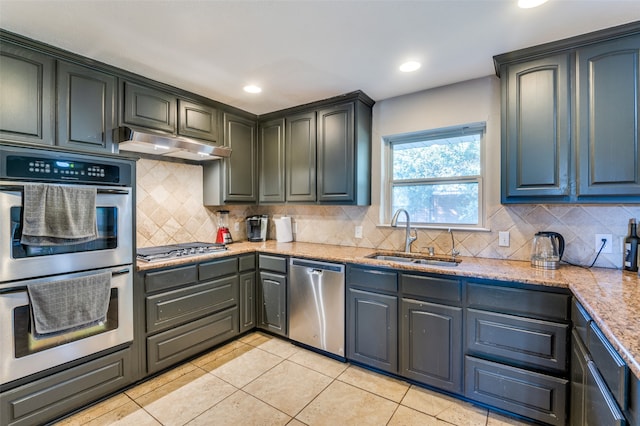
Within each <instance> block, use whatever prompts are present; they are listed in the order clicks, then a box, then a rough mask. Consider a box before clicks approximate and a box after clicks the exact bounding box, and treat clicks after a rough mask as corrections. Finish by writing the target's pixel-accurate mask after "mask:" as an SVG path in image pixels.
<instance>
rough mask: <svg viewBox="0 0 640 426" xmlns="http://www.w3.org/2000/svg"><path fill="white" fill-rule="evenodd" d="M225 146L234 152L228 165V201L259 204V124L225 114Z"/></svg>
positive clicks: (228, 159)
mask: <svg viewBox="0 0 640 426" xmlns="http://www.w3.org/2000/svg"><path fill="white" fill-rule="evenodd" d="M224 144H225V145H226V146H228V147H230V148H231V149H232V150H233V153H232V154H231V157H229V158H226V159H224V160H222V161H225V165H226V167H225V196H224V201H229V202H247V203H255V202H256V200H257V199H258V191H257V182H256V165H257V163H256V150H257V142H256V123H255V122H254V121H252V120H249V119H247V118H244V117H240V116H237V115H233V114H224Z"/></svg>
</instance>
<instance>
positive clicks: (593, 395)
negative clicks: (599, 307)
mask: <svg viewBox="0 0 640 426" xmlns="http://www.w3.org/2000/svg"><path fill="white" fill-rule="evenodd" d="M572 308H573V315H572V316H573V317H574V318H579V319H580V320H579V321H577V322H576V323H574V329H573V332H572V334H571V344H572V351H571V425H574V426H578V425H580V426H582V425H590V426H596V425H597V426H601V425H627V424H629V425H632V426H637V425H638V424H640V419H639V418H638V411H639V408H640V396H639V395H638V384H639V382H640V381H639V380H638V379H637V378H636V377H634V376H633V375H630V374H629V368H628V367H627V365H626V363H625V362H624V360H623V359H622V358H621V357H620V355H619V354H618V353H617V352H616V351H615V349H614V348H613V347H612V346H611V344H610V343H609V341H608V340H607V339H606V338H605V337H604V335H603V334H602V332H601V331H600V329H599V328H598V327H597V326H596V324H595V323H594V322H593V320H592V319H591V318H590V317H589V316H588V314H587V313H586V312H585V311H584V308H582V306H581V305H580V304H578V303H577V301H575V300H574V303H573V305H572ZM583 339H584V340H583Z"/></svg>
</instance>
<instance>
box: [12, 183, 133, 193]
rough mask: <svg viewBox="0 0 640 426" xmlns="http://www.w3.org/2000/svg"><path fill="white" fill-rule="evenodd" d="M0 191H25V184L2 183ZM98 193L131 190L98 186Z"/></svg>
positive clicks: (126, 191)
mask: <svg viewBox="0 0 640 426" xmlns="http://www.w3.org/2000/svg"><path fill="white" fill-rule="evenodd" d="M0 191H6V192H22V191H24V186H23V185H0ZM97 192H98V194H117V195H129V191H128V190H126V189H116V188H98V189H97Z"/></svg>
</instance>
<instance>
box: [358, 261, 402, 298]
mask: <svg viewBox="0 0 640 426" xmlns="http://www.w3.org/2000/svg"><path fill="white" fill-rule="evenodd" d="M347 274H348V275H347V284H348V285H349V286H353V287H360V288H365V289H368V290H381V291H388V292H392V293H396V292H397V291H398V274H396V273H395V272H389V271H380V270H377V269H362V268H354V267H350V268H347Z"/></svg>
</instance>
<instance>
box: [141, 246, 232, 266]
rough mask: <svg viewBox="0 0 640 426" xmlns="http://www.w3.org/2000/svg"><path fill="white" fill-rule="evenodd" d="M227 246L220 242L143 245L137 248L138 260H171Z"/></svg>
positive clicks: (223, 249) (211, 251)
mask: <svg viewBox="0 0 640 426" xmlns="http://www.w3.org/2000/svg"><path fill="white" fill-rule="evenodd" d="M226 249H227V247H226V246H225V245H224V244H219V243H202V242H195V243H180V244H171V245H167V246H156V247H143V248H139V249H138V250H136V255H137V258H138V260H144V261H146V262H154V261H156V262H157V261H160V260H170V259H176V258H185V257H193V256H200V255H203V254H208V253H215V252H219V251H225V250H226Z"/></svg>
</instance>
